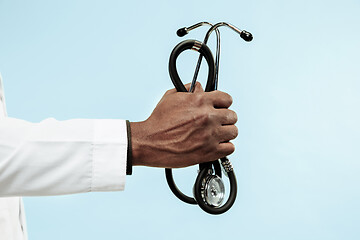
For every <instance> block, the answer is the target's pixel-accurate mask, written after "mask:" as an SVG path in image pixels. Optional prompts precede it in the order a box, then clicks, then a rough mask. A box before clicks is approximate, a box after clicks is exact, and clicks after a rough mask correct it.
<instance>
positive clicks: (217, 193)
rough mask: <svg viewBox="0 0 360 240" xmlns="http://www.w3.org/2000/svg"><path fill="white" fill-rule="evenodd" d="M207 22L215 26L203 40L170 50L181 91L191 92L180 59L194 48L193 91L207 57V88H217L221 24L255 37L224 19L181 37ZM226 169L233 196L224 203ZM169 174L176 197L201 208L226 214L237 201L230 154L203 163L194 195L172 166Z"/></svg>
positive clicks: (245, 36) (172, 75) (171, 65)
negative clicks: (177, 178) (178, 180)
mask: <svg viewBox="0 0 360 240" xmlns="http://www.w3.org/2000/svg"><path fill="white" fill-rule="evenodd" d="M203 25H210V26H211V27H210V29H209V30H208V32H207V33H206V36H205V39H204V41H203V42H200V41H197V40H185V41H182V42H181V43H179V44H178V45H176V46H175V48H174V49H173V51H172V52H171V54H170V59H169V73H170V78H171V81H172V82H173V84H174V86H175V88H176V90H177V91H178V92H187V89H186V88H185V86H184V84H183V82H182V81H181V79H180V77H179V74H178V72H177V67H176V60H177V58H178V56H179V55H180V54H181V53H182V52H183V51H185V50H194V51H197V52H199V53H200V56H199V59H198V62H197V65H196V69H195V74H194V77H193V80H192V83H191V87H190V90H189V92H193V90H194V87H195V83H196V79H197V75H198V73H199V70H200V65H201V61H202V58H203V57H204V58H205V60H206V62H207V64H208V66H209V71H208V79H207V83H206V87H205V92H210V91H214V90H216V89H217V85H218V73H219V58H220V33H219V30H218V28H219V27H221V26H227V27H229V28H231V29H232V30H234V31H235V32H237V33H238V34H240V37H241V38H242V39H244V40H245V41H247V42H250V41H251V40H252V39H253V36H252V34H251V33H249V32H247V31H245V30H240V29H238V28H236V27H235V26H233V25H231V24H228V23H224V22H220V23H217V24H215V25H212V24H210V23H208V22H200V23H197V24H195V25H192V26H190V27H187V28H186V27H184V28H180V29H179V30H178V31H177V32H176V34H177V35H178V36H179V37H183V36H185V35H186V34H188V33H189V32H190V31H191V30H193V29H195V28H198V27H200V26H203ZM213 31H215V33H216V39H217V44H216V59H215V61H214V57H213V55H212V53H211V50H210V49H209V47H208V46H207V45H206V44H207V41H208V39H209V37H210V34H211V33H212V32H213ZM222 171H224V172H225V173H226V174H225V175H226V176H227V177H228V178H229V182H230V192H229V197H228V199H227V201H226V202H225V203H224V200H225V185H224V182H223V179H222ZM165 175H166V180H167V182H168V185H169V187H170V189H171V191H172V192H173V193H174V195H175V196H176V197H178V198H179V199H180V200H181V201H183V202H186V203H188V204H197V205H199V206H200V208H201V209H203V210H204V211H205V212H207V213H210V214H222V213H224V212H226V211H228V210H229V209H230V208H231V207H232V205H233V204H234V202H235V199H236V193H237V184H236V177H235V173H234V170H233V167H232V165H231V162H230V160H229V159H228V158H227V157H224V158H221V159H220V160H216V161H212V162H208V163H202V164H199V173H198V176H197V178H196V181H195V184H194V187H193V195H194V197H189V196H186V195H185V194H183V193H182V192H181V191H180V190H179V189H178V188H177V187H176V184H175V182H174V179H173V175H172V170H171V169H169V168H167V169H165Z"/></svg>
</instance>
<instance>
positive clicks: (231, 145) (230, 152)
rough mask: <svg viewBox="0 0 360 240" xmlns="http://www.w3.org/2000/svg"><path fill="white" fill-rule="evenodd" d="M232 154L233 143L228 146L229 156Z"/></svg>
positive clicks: (233, 149)
mask: <svg viewBox="0 0 360 240" xmlns="http://www.w3.org/2000/svg"><path fill="white" fill-rule="evenodd" d="M233 152H235V145H234V144H233V143H230V144H229V154H232V153H233Z"/></svg>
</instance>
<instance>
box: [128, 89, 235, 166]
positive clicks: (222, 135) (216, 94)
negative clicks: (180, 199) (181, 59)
mask: <svg viewBox="0 0 360 240" xmlns="http://www.w3.org/2000/svg"><path fill="white" fill-rule="evenodd" d="M186 87H187V88H189V85H186ZM231 104H232V98H231V96H230V95H229V94H227V93H224V92H221V91H213V92H204V90H203V88H202V87H201V85H200V83H197V85H196V88H195V91H194V93H184V92H177V91H176V90H175V89H171V90H168V91H167V92H166V93H165V94H164V96H163V97H162V99H161V100H160V101H159V103H158V104H157V106H156V107H155V109H154V111H153V112H152V114H151V115H150V117H149V118H148V119H146V120H145V121H142V122H132V123H130V126H131V138H132V153H133V165H134V166H136V165H141V166H149V167H162V168H180V167H187V166H191V165H195V164H199V163H203V162H209V161H214V160H216V159H219V158H221V157H225V156H227V155H229V154H231V153H233V152H234V151H235V146H234V145H233V144H232V143H231V142H229V141H230V140H233V139H235V138H236V137H237V135H238V129H237V127H236V126H235V123H236V121H237V115H236V113H235V112H234V111H232V110H230V109H228V108H229V107H230V106H231Z"/></svg>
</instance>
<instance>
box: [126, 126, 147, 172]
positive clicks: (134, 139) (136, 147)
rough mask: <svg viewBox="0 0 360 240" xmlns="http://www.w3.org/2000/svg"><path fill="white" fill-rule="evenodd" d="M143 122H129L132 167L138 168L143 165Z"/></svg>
mask: <svg viewBox="0 0 360 240" xmlns="http://www.w3.org/2000/svg"><path fill="white" fill-rule="evenodd" d="M143 125H144V122H129V126H130V134H131V136H130V139H131V144H130V146H131V150H130V151H131V153H132V165H133V166H139V165H145V164H144V155H145V154H144V153H143V149H144V148H143V145H144V144H143V143H142V141H141V139H143V138H144V126H143Z"/></svg>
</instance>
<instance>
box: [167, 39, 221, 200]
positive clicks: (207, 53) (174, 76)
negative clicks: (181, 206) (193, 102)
mask: <svg viewBox="0 0 360 240" xmlns="http://www.w3.org/2000/svg"><path fill="white" fill-rule="evenodd" d="M195 45H196V46H200V47H199V48H197V47H194V46H195ZM189 49H192V50H195V51H198V52H199V53H200V54H202V55H203V56H204V57H205V60H206V62H207V63H208V66H209V73H208V80H207V84H206V88H205V91H208V92H209V91H212V90H213V88H214V84H215V82H214V81H215V63H214V57H213V56H212V53H211V50H210V49H209V47H208V46H206V45H204V44H202V43H201V42H199V41H196V40H185V41H182V42H180V43H179V44H178V45H176V46H175V47H174V49H173V51H172V52H171V54H170V59H169V74H170V78H171V81H172V82H173V84H174V86H175V88H176V90H177V91H178V92H187V90H186V88H185V86H184V84H183V82H182V81H181V79H180V77H179V74H178V71H177V67H176V60H177V58H178V57H179V55H180V54H181V53H182V52H183V51H185V50H189ZM214 167H215V169H216V171H217V172H218V175H219V174H220V176H221V171H219V170H218V169H219V167H220V166H219V163H217V164H215V165H214ZM201 168H202V167H200V169H201ZM165 176H166V181H167V183H168V185H169V188H170V190H171V191H172V192H173V194H174V195H175V196H176V197H177V198H179V199H180V200H181V201H183V202H185V203H189V204H197V202H196V200H195V199H194V198H192V197H189V196H186V195H185V194H184V193H182V192H181V191H180V190H179V189H178V188H177V187H176V184H175V182H174V178H173V175H172V169H170V168H166V169H165Z"/></svg>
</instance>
